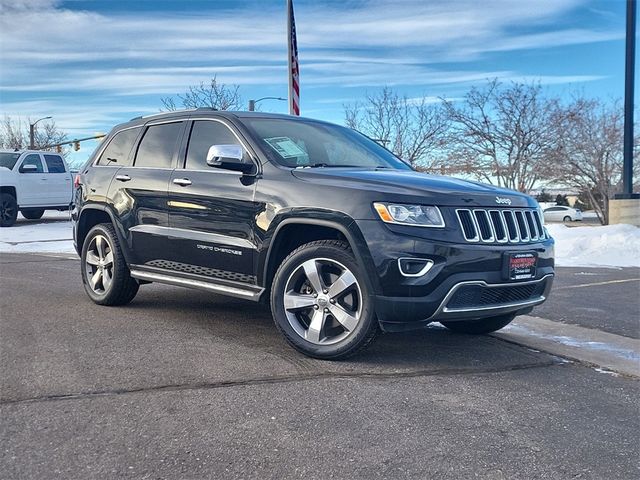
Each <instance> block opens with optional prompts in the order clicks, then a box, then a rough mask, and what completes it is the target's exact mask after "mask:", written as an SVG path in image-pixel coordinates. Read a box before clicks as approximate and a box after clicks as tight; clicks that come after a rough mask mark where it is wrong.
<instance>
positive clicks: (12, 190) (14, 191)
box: [0, 185, 20, 206]
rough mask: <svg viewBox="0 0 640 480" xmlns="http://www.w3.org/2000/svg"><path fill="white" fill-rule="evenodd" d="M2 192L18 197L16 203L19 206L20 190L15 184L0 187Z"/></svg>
mask: <svg viewBox="0 0 640 480" xmlns="http://www.w3.org/2000/svg"><path fill="white" fill-rule="evenodd" d="M0 193H8V194H9V195H13V198H15V199H16V203H17V204H18V206H19V205H20V202H19V201H18V190H17V189H16V187H15V186H14V185H3V186H1V187H0Z"/></svg>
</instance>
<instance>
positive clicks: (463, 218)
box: [456, 208, 546, 243]
mask: <svg viewBox="0 0 640 480" xmlns="http://www.w3.org/2000/svg"><path fill="white" fill-rule="evenodd" d="M456 216H457V217H458V223H459V224H460V227H461V228H462V235H463V237H464V238H465V240H466V241H467V242H481V243H529V242H536V241H539V240H544V239H546V234H545V230H544V227H543V226H542V222H541V220H540V214H539V212H538V210H536V209H533V208H517V209H508V208H458V209H456Z"/></svg>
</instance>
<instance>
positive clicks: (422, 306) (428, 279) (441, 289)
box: [357, 220, 554, 331]
mask: <svg viewBox="0 0 640 480" xmlns="http://www.w3.org/2000/svg"><path fill="white" fill-rule="evenodd" d="M357 223H358V226H359V227H360V229H361V230H362V233H363V236H364V238H366V239H367V243H368V244H369V251H370V253H371V257H372V259H373V263H374V265H375V269H376V274H377V276H378V280H379V284H380V289H379V291H378V292H376V295H375V300H374V301H375V308H376V314H377V316H378V320H379V321H380V325H381V327H382V329H383V330H385V331H402V330H412V329H417V328H422V327H424V326H426V325H428V324H429V323H432V322H435V321H443V320H445V321H455V320H471V319H481V318H487V317H493V316H497V315H503V314H510V313H516V314H523V313H527V312H529V311H531V309H532V308H533V307H535V306H536V305H539V304H541V303H543V302H544V301H545V300H546V298H547V297H548V295H549V291H550V290H551V286H552V284H553V277H554V261H553V253H554V247H553V245H554V241H553V239H551V238H547V239H545V240H541V241H538V242H532V243H527V244H510V245H504V244H473V243H468V242H464V241H457V242H455V243H453V242H444V241H442V240H441V239H438V240H433V239H428V238H424V237H418V236H416V235H428V234H429V233H430V232H429V231H428V230H427V231H425V230H424V229H419V228H415V227H407V228H404V229H403V230H402V231H397V230H392V229H390V228H388V227H387V226H385V225H382V224H381V222H375V221H366V220H365V221H359V222H357ZM507 252H509V253H516V252H535V253H536V254H537V255H538V262H537V268H536V275H535V278H533V279H530V280H529V279H528V280H517V281H511V280H506V279H505V278H504V276H503V275H504V274H503V262H504V261H505V260H504V254H505V253H507ZM401 257H413V258H420V259H428V260H431V261H433V262H434V265H433V267H432V268H431V269H430V270H429V271H428V272H427V273H426V274H425V275H423V276H420V277H406V276H403V275H402V274H401V272H400V270H399V268H398V262H397V259H398V258H401Z"/></svg>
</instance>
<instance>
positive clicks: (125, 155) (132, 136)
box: [98, 127, 140, 167]
mask: <svg viewBox="0 0 640 480" xmlns="http://www.w3.org/2000/svg"><path fill="white" fill-rule="evenodd" d="M138 133H140V127H138V128H129V129H127V130H122V131H121V132H118V133H116V134H115V136H114V137H113V138H112V139H111V141H110V142H109V145H108V146H107V148H105V149H104V151H103V152H102V155H100V159H99V160H98V165H111V164H113V163H115V164H116V165H117V166H122V167H126V166H128V165H129V153H131V149H132V148H133V144H134V143H135V141H136V138H138Z"/></svg>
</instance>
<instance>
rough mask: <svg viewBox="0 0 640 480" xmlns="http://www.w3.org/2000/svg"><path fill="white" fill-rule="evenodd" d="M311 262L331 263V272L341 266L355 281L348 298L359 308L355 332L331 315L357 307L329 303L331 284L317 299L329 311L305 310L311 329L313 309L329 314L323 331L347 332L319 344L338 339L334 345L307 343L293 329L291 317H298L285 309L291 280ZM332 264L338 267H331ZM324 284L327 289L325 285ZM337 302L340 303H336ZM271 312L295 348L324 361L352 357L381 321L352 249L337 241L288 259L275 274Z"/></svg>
mask: <svg viewBox="0 0 640 480" xmlns="http://www.w3.org/2000/svg"><path fill="white" fill-rule="evenodd" d="M309 260H313V261H314V263H315V260H318V262H324V261H326V262H328V267H327V268H332V267H333V266H335V265H337V264H339V265H340V266H343V267H345V271H348V272H349V273H350V274H352V275H353V277H355V282H354V283H353V285H352V286H351V287H350V288H351V293H349V294H347V295H349V296H350V295H353V297H349V298H352V299H353V300H352V303H353V304H357V307H356V310H357V314H356V312H355V311H354V312H353V313H354V316H353V317H351V318H352V319H353V318H358V320H357V323H355V326H354V327H353V328H350V329H347V328H346V327H343V326H342V325H343V323H342V322H338V320H337V317H336V316H334V315H333V314H332V312H334V311H338V310H334V308H336V307H338V309H339V308H342V307H345V308H347V309H348V308H349V307H354V305H350V306H346V305H344V304H342V302H343V300H342V299H339V296H336V297H334V298H332V299H331V300H329V296H328V295H325V294H326V293H327V292H328V293H329V294H330V293H331V292H330V291H329V290H330V289H331V288H332V285H331V284H329V285H328V286H327V290H326V291H324V292H323V293H322V294H321V295H320V297H321V298H318V299H317V302H320V301H321V300H322V301H323V305H325V306H326V307H328V308H316V307H318V304H317V303H316V304H315V305H314V306H313V307H305V308H309V310H308V312H310V313H309V317H308V318H309V325H308V326H310V325H311V323H310V318H311V315H313V314H314V313H313V309H316V311H317V313H320V314H322V312H320V311H319V310H323V311H324V312H328V313H326V314H325V315H324V316H323V321H322V325H324V326H323V327H321V329H320V330H323V329H324V331H325V332H329V331H331V332H335V331H339V330H340V329H344V332H342V333H338V334H336V335H335V336H333V337H330V336H329V334H327V336H326V337H324V339H321V340H319V341H320V342H323V341H333V340H332V339H336V340H335V343H331V344H319V343H312V342H311V341H308V340H307V339H306V338H304V337H303V336H302V335H301V333H299V332H300V328H298V331H296V328H294V326H292V323H291V322H292V321H293V322H294V324H295V320H290V319H291V316H292V315H294V316H296V314H294V313H292V312H291V310H286V309H285V293H286V291H285V290H286V288H287V284H290V282H292V278H293V276H294V275H295V274H296V272H299V271H300V269H301V268H302V266H303V264H304V263H305V262H307V261H309ZM331 262H336V263H335V264H332V263H331ZM322 268H325V267H322ZM343 273H344V272H343ZM332 278H333V277H332ZM305 282H307V281H305ZM321 283H323V284H324V285H327V283H325V282H324V281H322V282H321ZM304 285H307V287H305V288H307V289H310V288H311V287H310V283H305V284H304ZM348 290H349V289H345V290H344V291H348ZM313 292H315V289H313ZM295 294H297V292H295ZM304 295H305V296H306V298H308V295H312V296H313V295H315V296H317V294H315V293H310V290H307V291H306V293H304ZM342 295H344V294H342ZM356 298H358V300H355V299H356ZM336 299H338V300H337V301H336ZM327 302H330V303H331V305H329V304H327ZM336 303H337V304H336ZM330 309H331V310H330ZM329 310H330V311H329ZM271 312H272V314H273V319H274V322H275V324H276V326H277V327H278V330H280V332H281V333H282V334H283V335H284V337H285V339H286V340H287V341H288V342H289V344H290V345H291V346H292V347H293V348H295V349H296V350H298V351H299V352H301V353H303V354H305V355H307V356H309V357H313V358H319V359H323V360H340V359H344V358H347V357H349V356H352V355H354V354H356V353H358V352H360V351H361V350H363V349H364V348H366V347H367V346H368V345H370V344H371V342H372V341H373V340H374V339H375V337H376V336H377V334H378V332H379V326H378V319H377V318H376V315H375V311H374V305H373V300H372V295H371V287H370V286H369V285H368V283H367V277H366V274H365V272H364V271H363V270H362V269H361V267H360V265H359V264H358V262H357V261H356V260H355V258H354V256H353V253H352V252H351V249H350V248H349V245H348V244H347V243H345V242H341V241H337V240H318V241H315V242H311V243H307V244H305V245H302V246H301V247H299V248H298V249H296V250H294V251H293V252H291V253H290V254H289V256H287V258H285V260H284V261H283V262H282V264H281V265H280V267H279V268H278V271H277V272H276V274H275V278H274V281H273V285H272V288H271ZM296 312H299V311H296ZM288 315H289V316H288ZM299 315H302V318H304V316H305V315H307V313H302V314H299ZM324 319H326V320H324ZM308 331H309V329H307V332H308Z"/></svg>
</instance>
